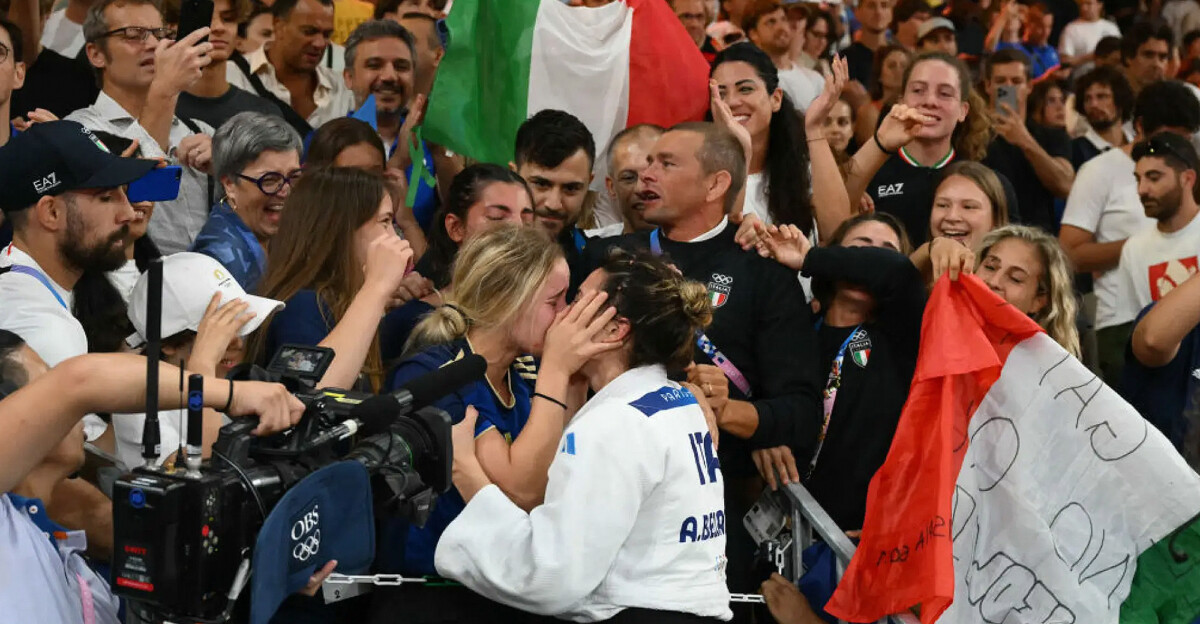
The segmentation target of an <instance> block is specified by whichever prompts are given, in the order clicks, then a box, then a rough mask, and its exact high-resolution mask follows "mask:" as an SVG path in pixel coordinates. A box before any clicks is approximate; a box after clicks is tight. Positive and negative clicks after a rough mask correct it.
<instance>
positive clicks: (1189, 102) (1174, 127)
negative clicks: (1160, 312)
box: [1058, 82, 1200, 384]
mask: <svg viewBox="0 0 1200 624" xmlns="http://www.w3.org/2000/svg"><path fill="white" fill-rule="evenodd" d="M1133 117H1134V126H1135V127H1136V128H1137V129H1138V138H1139V139H1141V138H1142V137H1147V136H1151V135H1154V134H1156V133H1158V132H1159V131H1162V130H1166V131H1171V132H1174V133H1176V134H1179V135H1181V136H1185V137H1187V136H1191V135H1192V134H1193V133H1194V132H1196V131H1197V130H1200V102H1197V101H1196V99H1195V98H1194V97H1191V95H1190V92H1189V91H1187V89H1186V88H1185V87H1183V86H1182V84H1180V83H1178V82H1158V83H1154V84H1151V85H1150V86H1147V87H1146V88H1145V89H1143V90H1142V92H1141V93H1140V94H1139V95H1138V98H1137V101H1136V102H1135V104H1134V108H1133ZM1132 150H1133V146H1132V145H1126V146H1124V147H1121V148H1117V149H1110V150H1108V151H1107V152H1104V153H1103V154H1100V155H1099V156H1096V157H1095V158H1093V159H1091V160H1089V161H1088V162H1087V163H1085V164H1084V165H1083V167H1081V168H1080V169H1079V172H1078V174H1077V175H1076V177H1075V184H1074V185H1073V186H1072V187H1071V193H1070V195H1069V196H1068V197H1067V206H1066V209H1065V211H1064V212H1063V218H1062V228H1061V229H1060V231H1059V234H1058V240H1059V242H1060V243H1062V246H1063V249H1064V250H1065V251H1066V252H1067V255H1068V256H1069V257H1070V258H1071V262H1072V264H1073V265H1074V267H1075V270H1077V271H1082V272H1090V273H1093V274H1094V275H1096V281H1095V293H1096V322H1095V326H1096V338H1097V342H1098V344H1099V359H1100V370H1101V375H1102V376H1103V377H1104V379H1105V381H1107V382H1108V383H1110V384H1115V383H1117V381H1118V380H1119V379H1120V369H1121V363H1122V362H1123V361H1124V358H1125V343H1126V342H1127V341H1128V339H1129V331H1130V329H1131V327H1130V323H1129V321H1132V320H1133V316H1130V315H1128V314H1126V313H1123V312H1122V310H1123V309H1124V305H1123V304H1122V301H1123V299H1124V298H1125V297H1127V296H1128V295H1127V293H1125V292H1124V290H1123V288H1122V286H1121V283H1122V282H1121V279H1122V278H1121V277H1120V275H1119V274H1118V273H1117V271H1116V268H1117V265H1118V263H1119V261H1120V259H1121V250H1122V247H1124V245H1125V241H1126V239H1128V238H1129V237H1130V236H1132V235H1134V234H1136V233H1137V232H1139V231H1141V230H1143V229H1145V228H1146V227H1148V226H1149V225H1150V224H1151V223H1153V219H1151V218H1149V217H1147V216H1146V214H1145V212H1144V210H1143V208H1142V204H1141V201H1140V199H1139V197H1138V190H1137V184H1136V182H1135V179H1134V162H1133V159H1132V158H1131V157H1130V153H1131V152H1132Z"/></svg>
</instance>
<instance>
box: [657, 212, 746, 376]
mask: <svg viewBox="0 0 1200 624" xmlns="http://www.w3.org/2000/svg"><path fill="white" fill-rule="evenodd" d="M658 237H659V234H658V229H657V228H655V230H654V231H653V232H650V253H653V254H654V255H656V256H661V255H662V243H661V242H660V241H659V239H658ZM696 346H697V347H700V350H701V351H703V352H704V355H706V356H708V359H710V360H712V362H713V364H716V365H717V368H719V369H721V372H722V373H725V376H726V377H728V378H729V381H731V382H733V385H735V386H737V389H738V390H741V391H742V395H743V396H745V397H746V398H747V399H749V398H750V397H751V396H752V393H751V392H750V382H749V381H747V380H746V376H745V375H743V374H742V371H740V370H738V367H737V366H734V364H733V362H731V361H729V358H727V357H725V354H724V353H721V350H720V349H718V348H717V345H714V344H713V342H712V341H711V340H709V339H708V336H707V335H706V334H705V333H704V330H702V329H697V330H696Z"/></svg>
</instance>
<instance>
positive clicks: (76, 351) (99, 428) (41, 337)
mask: <svg viewBox="0 0 1200 624" xmlns="http://www.w3.org/2000/svg"><path fill="white" fill-rule="evenodd" d="M14 265H18V266H22V267H28V268H29V269H32V270H33V271H36V272H37V274H38V275H41V276H42V277H43V278H44V279H45V282H43V281H42V280H41V279H38V277H36V276H34V275H30V274H29V273H22V272H17V271H13V270H8V271H5V272H4V273H2V274H0V302H3V303H2V304H0V329H7V330H8V331H10V332H13V333H14V334H16V335H18V336H20V337H21V339H22V340H24V341H25V343H26V344H28V345H29V348H30V349H33V351H34V353H37V354H38V356H39V357H41V358H42V360H44V361H45V362H46V365H47V366H57V365H58V363H59V362H62V361H63V360H67V359H70V358H73V357H75V356H77V355H83V354H84V353H87V350H88V342H87V334H85V333H84V331H83V325H81V324H80V323H79V321H78V320H77V319H76V318H75V316H74V315H72V314H71V307H72V306H73V305H74V304H75V297H74V295H73V294H72V293H71V291H69V290H67V289H66V288H63V287H62V286H61V285H59V284H58V283H57V282H55V281H54V280H52V279H50V277H49V276H47V275H46V272H45V271H43V270H42V267H41V266H40V265H38V263H37V262H35V261H34V259H33V258H32V257H30V256H29V254H27V253H25V252H23V251H21V250H20V249H17V248H16V247H14V246H13V245H11V244H10V245H8V246H7V247H5V248H4V249H3V251H0V268H3V267H11V266H14ZM107 428H108V425H106V424H105V423H104V421H102V420H100V419H99V418H98V417H96V416H95V415H92V414H88V416H86V417H85V418H84V432H85V433H86V434H87V438H88V439H89V440H94V439H96V438H97V437H99V436H100V434H101V433H104V430H105V429H107Z"/></svg>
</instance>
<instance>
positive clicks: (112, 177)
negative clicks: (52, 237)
mask: <svg viewBox="0 0 1200 624" xmlns="http://www.w3.org/2000/svg"><path fill="white" fill-rule="evenodd" d="M156 166H157V163H156V162H154V161H152V160H140V159H136V158H121V157H120V156H115V155H113V154H112V153H111V152H109V151H108V148H106V147H104V144H103V143H101V142H100V139H97V138H96V135H94V134H92V132H91V131H90V130H88V129H87V128H84V127H83V126H82V125H80V124H79V123H77V122H74V121H52V122H49V123H36V124H33V125H32V126H30V127H29V129H28V130H26V131H25V132H21V133H19V134H17V135H16V136H14V137H12V139H10V140H9V142H8V144H7V145H5V146H4V147H0V189H4V192H3V193H0V210H4V211H5V212H13V211H17V210H24V209H26V208H28V207H30V206H32V205H34V204H36V203H37V202H38V200H39V199H41V198H42V197H45V196H47V195H49V196H55V195H61V194H63V193H65V192H67V191H76V190H84V189H108V188H116V187H119V186H124V185H126V184H129V183H130V182H133V181H134V180H136V179H138V178H140V177H142V176H143V175H145V174H146V173H147V172H148V171H150V170H151V169H153V168H154V167H156Z"/></svg>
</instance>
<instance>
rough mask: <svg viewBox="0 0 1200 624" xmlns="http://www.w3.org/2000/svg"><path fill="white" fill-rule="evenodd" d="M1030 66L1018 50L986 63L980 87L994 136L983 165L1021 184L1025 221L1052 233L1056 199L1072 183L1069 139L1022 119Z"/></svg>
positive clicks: (1063, 195)
mask: <svg viewBox="0 0 1200 624" xmlns="http://www.w3.org/2000/svg"><path fill="white" fill-rule="evenodd" d="M1031 68H1032V62H1031V61H1030V59H1029V56H1028V55H1026V54H1025V53H1024V52H1022V51H1020V50H1014V49H1008V50H1000V51H998V52H996V53H995V54H992V56H991V58H989V59H988V63H987V67H986V68H985V69H984V83H985V85H986V91H987V95H988V99H989V104H990V106H991V107H992V109H993V110H994V111H995V112H996V122H995V128H996V138H995V139H993V140H992V143H991V145H989V146H988V152H987V156H986V157H985V158H984V160H983V163H984V164H985V165H988V166H989V167H991V168H992V169H995V170H996V172H997V173H1002V174H1004V176H1005V177H1006V178H1008V179H1009V180H1020V181H1022V182H1023V183H1022V184H1018V185H1017V186H1016V191H1017V203H1018V204H1019V205H1020V212H1021V216H1022V217H1024V222H1025V223H1026V224H1028V225H1036V226H1038V227H1040V228H1042V229H1044V230H1046V231H1047V232H1050V233H1051V234H1054V233H1057V232H1058V223H1057V219H1056V216H1055V211H1054V200H1055V198H1062V199H1065V198H1066V197H1067V194H1068V193H1070V192H1071V183H1072V182H1074V181H1075V169H1074V168H1073V167H1071V137H1070V136H1068V135H1067V133H1066V132H1064V131H1062V130H1058V129H1055V128H1047V127H1045V126H1041V125H1038V124H1036V123H1033V122H1032V121H1028V120H1027V119H1026V117H1025V100H1026V99H1027V98H1028V97H1029V91H1030V72H1031ZM1010 211H1011V208H1010Z"/></svg>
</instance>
